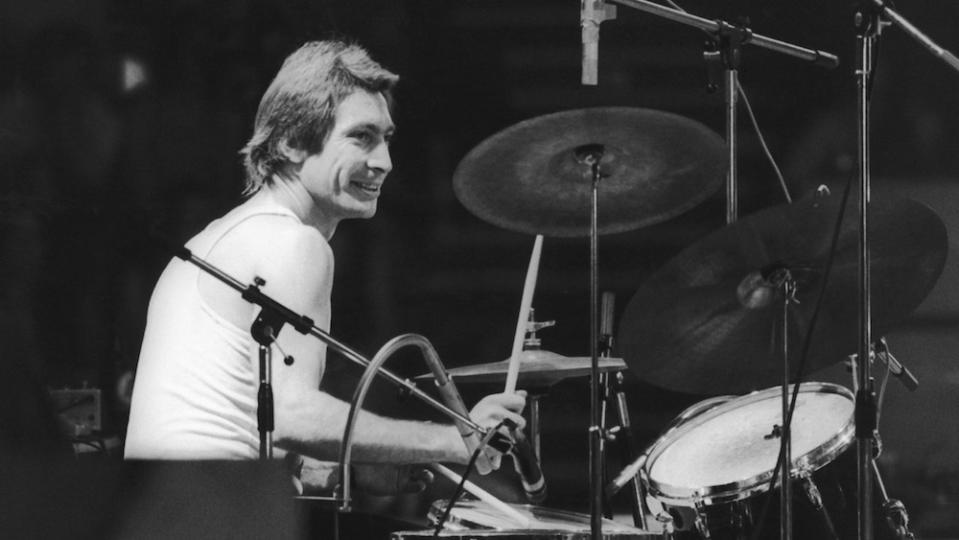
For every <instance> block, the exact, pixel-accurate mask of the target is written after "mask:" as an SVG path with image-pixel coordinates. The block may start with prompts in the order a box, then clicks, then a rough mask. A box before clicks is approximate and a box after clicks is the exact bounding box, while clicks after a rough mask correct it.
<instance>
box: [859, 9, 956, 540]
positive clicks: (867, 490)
mask: <svg viewBox="0 0 959 540" xmlns="http://www.w3.org/2000/svg"><path fill="white" fill-rule="evenodd" d="M885 21H890V22H892V23H893V24H895V25H896V26H898V27H899V28H901V29H902V30H903V31H905V32H906V33H907V34H909V36H910V37H912V38H913V39H915V40H916V41H917V42H918V43H920V44H921V45H923V46H924V47H925V48H926V49H927V50H929V51H930V52H931V53H932V54H933V55H935V56H936V57H938V58H940V59H942V60H943V61H944V62H946V63H947V64H948V65H949V66H950V67H952V68H953V69H955V70H957V71H959V59H957V58H956V56H955V55H953V54H952V53H950V52H949V51H947V50H945V49H943V48H942V47H939V46H938V45H936V44H935V42H933V41H932V39H930V38H929V37H928V36H926V35H924V34H923V33H922V32H920V31H919V30H918V29H917V28H916V27H915V26H913V25H912V24H910V23H909V22H908V21H907V20H906V19H905V18H904V17H902V16H901V15H899V14H898V13H896V12H895V11H894V10H892V9H890V8H889V7H888V6H886V4H885V3H884V2H882V0H864V1H862V2H860V3H859V6H858V8H857V11H856V16H855V27H856V42H857V43H856V45H857V46H856V54H857V62H856V66H857V67H856V87H857V94H856V105H857V106H856V112H857V126H856V128H857V149H858V152H857V164H858V176H859V190H860V193H859V212H860V220H859V271H860V273H859V287H860V288H859V358H861V359H868V358H870V353H871V345H872V321H871V316H872V315H871V313H872V312H871V305H870V293H871V287H870V285H871V284H870V272H869V235H868V225H869V197H870V191H871V186H870V184H871V181H872V178H871V170H870V163H871V162H870V157H871V156H870V139H869V120H870V118H869V112H870V93H871V87H872V81H873V80H872V76H873V70H874V69H875V65H874V64H875V56H874V55H875V52H876V48H877V46H878V43H879V34H880V32H881V31H882V25H883V23H884V22H885ZM859 364H860V366H859V370H858V391H857V392H856V412H855V419H856V442H857V448H856V466H857V467H856V472H857V477H858V482H857V489H858V493H859V500H858V502H859V507H858V518H859V519H858V521H859V529H858V530H859V538H860V539H861V540H872V538H873V506H872V499H873V482H872V479H873V448H874V446H875V444H876V440H877V437H876V414H877V411H876V397H875V391H874V388H873V379H872V375H871V373H870V367H871V366H870V362H869V361H862V362H859Z"/></svg>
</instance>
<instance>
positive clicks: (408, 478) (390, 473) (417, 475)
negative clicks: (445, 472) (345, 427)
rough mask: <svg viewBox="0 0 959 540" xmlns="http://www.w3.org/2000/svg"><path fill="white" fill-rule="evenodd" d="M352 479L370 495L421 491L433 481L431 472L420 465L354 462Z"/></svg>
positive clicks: (357, 486)
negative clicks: (362, 463) (361, 463)
mask: <svg viewBox="0 0 959 540" xmlns="http://www.w3.org/2000/svg"><path fill="white" fill-rule="evenodd" d="M353 480H354V482H355V483H356V488H357V489H358V490H360V491H362V492H364V493H369V494H370V495H398V494H401V493H421V492H423V491H424V490H425V489H426V486H428V485H430V484H432V483H433V473H432V472H430V471H429V470H427V469H425V468H423V466H422V465H387V464H376V465H371V464H364V465H360V464H354V465H353Z"/></svg>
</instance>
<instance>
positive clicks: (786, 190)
mask: <svg viewBox="0 0 959 540" xmlns="http://www.w3.org/2000/svg"><path fill="white" fill-rule="evenodd" d="M666 3H667V4H669V6H670V7H671V8H673V9H675V10H676V11H682V12H683V13H686V10H685V9H683V8H682V7H681V6H680V5H679V4H677V3H676V2H673V0H666ZM706 33H707V34H709V32H706ZM710 35H711V34H710ZM736 91H737V93H738V94H739V96H740V97H742V98H743V104H744V105H746V112H747V113H748V114H749V120H750V122H751V123H752V125H753V130H754V131H755V132H756V138H757V139H759V145H760V146H762V149H763V153H764V154H765V155H766V159H768V160H769V164H770V165H771V166H772V168H773V172H774V173H776V178H777V179H778V180H779V186H780V187H781V188H782V190H783V195H784V196H785V197H786V202H787V203H790V204H792V202H793V199H792V196H791V195H790V194H789V186H787V185H786V179H785V178H784V177H783V173H782V171H781V170H780V169H779V165H778V164H777V163H776V158H774V157H773V154H772V152H770V151H769V146H768V145H767V144H766V138H765V137H764V136H763V132H762V130H761V129H759V122H758V121H757V120H756V115H755V114H754V113H753V107H752V105H751V104H750V103H749V97H748V96H746V91H745V90H744V89H743V85H742V84H740V83H739V80H737V81H736Z"/></svg>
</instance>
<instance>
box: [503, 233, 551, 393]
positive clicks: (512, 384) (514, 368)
mask: <svg viewBox="0 0 959 540" xmlns="http://www.w3.org/2000/svg"><path fill="white" fill-rule="evenodd" d="M542 251H543V235H541V234H537V235H536V241H534V242H533V253H532V254H531V255H530V257H529V268H528V269H527V270H526V283H525V284H524V285H523V298H522V299H521V300H520V304H519V318H518V319H517V320H516V334H515V335H514V336H513V352H512V354H511V355H510V357H509V370H508V371H507V372H506V389H505V390H503V392H505V393H507V394H512V393H513V392H515V391H516V379H517V378H518V377H519V359H520V354H521V353H522V352H523V338H524V337H525V336H526V325H527V324H528V323H529V310H530V308H531V307H532V304H533V291H534V290H535V289H536V275H537V273H538V272H539V257H540V253H542Z"/></svg>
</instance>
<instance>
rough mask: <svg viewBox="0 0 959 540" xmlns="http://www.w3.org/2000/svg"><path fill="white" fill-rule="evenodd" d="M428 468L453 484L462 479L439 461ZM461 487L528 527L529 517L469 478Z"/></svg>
mask: <svg viewBox="0 0 959 540" xmlns="http://www.w3.org/2000/svg"><path fill="white" fill-rule="evenodd" d="M430 468H431V469H433V470H434V471H436V472H438V473H440V474H442V475H443V476H445V477H446V478H447V479H448V480H450V481H451V482H453V483H454V484H459V483H460V482H462V481H463V477H462V476H460V475H458V474H456V473H455V472H453V471H452V470H450V469H449V468H447V467H446V466H445V465H441V464H439V463H432V464H430ZM463 489H465V490H466V491H468V492H469V493H471V494H472V495H473V496H475V497H476V498H477V499H479V500H481V501H483V502H485V503H486V504H488V505H490V506H492V507H493V508H495V509H497V510H499V511H500V512H503V513H504V514H506V515H507V516H509V517H511V518H513V519H514V520H515V521H516V522H517V523H519V525H521V526H522V527H529V525H530V523H529V519H527V517H526V516H524V515H523V514H522V513H521V512H520V511H519V510H517V509H515V508H513V507H512V506H510V505H508V504H506V503H504V502H503V501H501V500H499V499H497V498H496V497H494V496H493V494H491V493H489V492H487V491H485V490H484V489H483V488H481V487H479V486H477V485H476V484H474V483H473V482H470V481H469V480H467V481H465V482H463ZM451 502H452V501H451Z"/></svg>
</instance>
